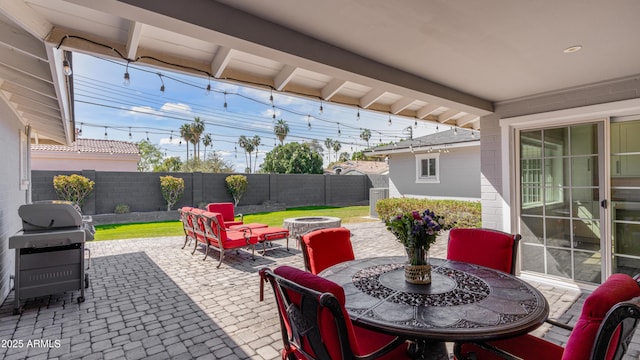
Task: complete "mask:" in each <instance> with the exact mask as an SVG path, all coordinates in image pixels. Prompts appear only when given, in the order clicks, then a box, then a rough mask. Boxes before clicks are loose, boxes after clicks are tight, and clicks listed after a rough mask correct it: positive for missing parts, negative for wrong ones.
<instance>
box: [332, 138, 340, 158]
mask: <svg viewBox="0 0 640 360" xmlns="http://www.w3.org/2000/svg"><path fill="white" fill-rule="evenodd" d="M332 145H333V146H332V147H333V152H334V153H335V154H336V161H338V151H340V149H341V148H342V144H340V141H338V140H336V141H334V142H333V144H332Z"/></svg>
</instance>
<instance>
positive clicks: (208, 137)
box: [202, 134, 213, 160]
mask: <svg viewBox="0 0 640 360" xmlns="http://www.w3.org/2000/svg"><path fill="white" fill-rule="evenodd" d="M212 143H213V139H212V138H211V134H205V135H204V137H203V138H202V145H204V159H205V160H207V146H209V145H211V144H212Z"/></svg>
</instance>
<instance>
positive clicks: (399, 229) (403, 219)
mask: <svg viewBox="0 0 640 360" xmlns="http://www.w3.org/2000/svg"><path fill="white" fill-rule="evenodd" d="M385 225H386V226H387V230H389V231H390V232H391V233H392V234H393V235H394V236H395V237H396V239H397V240H398V241H399V242H400V243H401V244H402V245H404V248H405V250H406V252H407V264H406V265H405V280H406V281H407V282H409V283H412V284H430V283H431V265H429V257H428V253H429V248H430V247H431V245H433V244H434V243H435V242H436V238H437V236H438V235H439V234H440V232H441V231H443V230H448V229H451V228H452V227H453V225H454V224H453V223H448V222H447V221H446V220H445V219H444V217H442V216H439V215H436V214H434V212H433V211H430V210H428V209H427V210H425V211H423V212H419V211H411V212H406V213H402V214H399V215H397V216H395V217H392V218H390V219H388V220H386V221H385Z"/></svg>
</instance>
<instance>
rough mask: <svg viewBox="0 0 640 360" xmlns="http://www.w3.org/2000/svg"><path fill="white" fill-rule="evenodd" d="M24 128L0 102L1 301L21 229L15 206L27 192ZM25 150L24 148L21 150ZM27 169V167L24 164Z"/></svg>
mask: <svg viewBox="0 0 640 360" xmlns="http://www.w3.org/2000/svg"><path fill="white" fill-rule="evenodd" d="M23 129H24V126H23V125H22V124H21V123H20V121H19V120H18V119H17V117H16V116H15V115H14V113H13V112H12V111H11V110H10V109H9V107H8V106H7V104H6V103H5V102H4V101H0V153H2V155H3V156H2V162H1V164H2V166H0V299H5V298H6V297H7V295H8V294H9V291H10V290H11V288H10V286H11V285H12V282H11V281H10V276H11V275H13V274H14V272H15V262H14V261H15V250H13V249H9V246H8V245H9V237H10V236H12V235H14V234H15V233H16V232H17V231H18V230H20V229H21V228H22V222H21V221H20V217H19V216H18V207H19V206H20V205H22V204H24V203H25V202H26V196H27V192H26V191H25V190H20V180H19V177H20V176H19V174H20V157H21V152H20V131H23ZM24 148H25V150H26V146H25V147H24ZM24 166H27V164H24Z"/></svg>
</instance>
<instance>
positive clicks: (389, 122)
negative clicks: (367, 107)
mask: <svg viewBox="0 0 640 360" xmlns="http://www.w3.org/2000/svg"><path fill="white" fill-rule="evenodd" d="M388 124H389V126H391V115H389V121H388Z"/></svg>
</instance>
